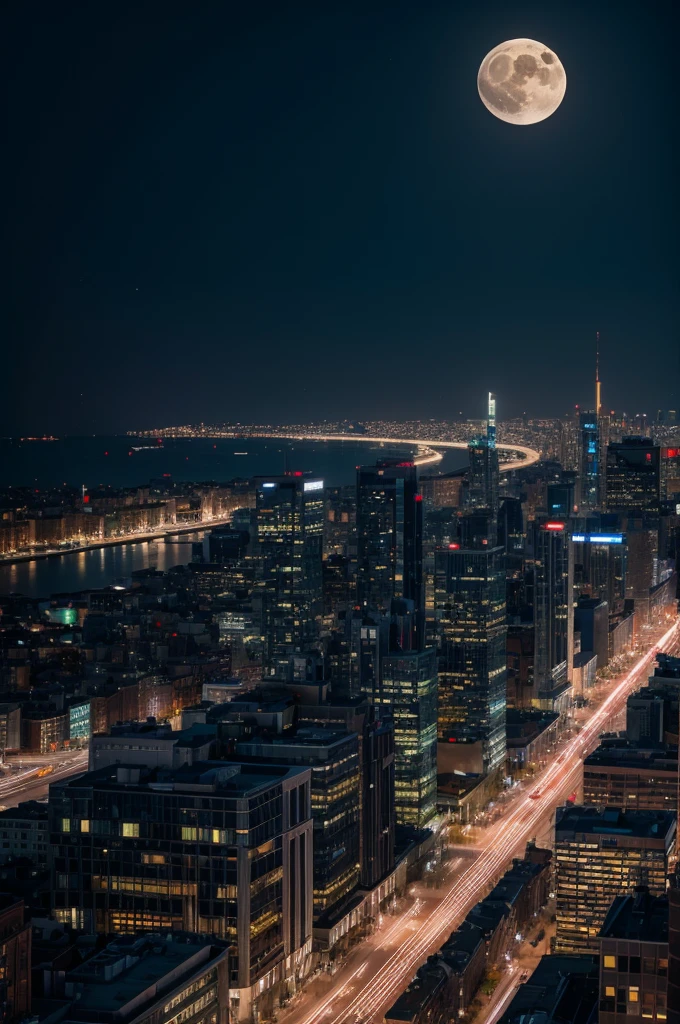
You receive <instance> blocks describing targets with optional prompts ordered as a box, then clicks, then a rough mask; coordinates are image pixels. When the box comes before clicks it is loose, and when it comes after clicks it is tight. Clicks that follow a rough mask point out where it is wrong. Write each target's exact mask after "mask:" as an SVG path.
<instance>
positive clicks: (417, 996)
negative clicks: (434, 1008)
mask: <svg viewBox="0 0 680 1024" xmlns="http://www.w3.org/2000/svg"><path fill="white" fill-rule="evenodd" d="M450 973H451V969H450V967H448V965H447V964H446V963H445V962H444V961H443V960H442V959H441V957H439V956H437V955H435V956H431V957H430V958H429V959H428V961H427V963H425V964H423V966H422V967H421V968H420V970H419V971H418V973H417V974H416V976H415V978H414V979H413V981H412V982H411V984H410V985H409V987H408V988H407V989H406V991H405V992H403V993H402V994H401V995H400V996H399V998H398V999H397V1001H396V1003H395V1004H394V1005H393V1006H392V1007H391V1008H390V1009H389V1010H388V1011H387V1013H386V1014H385V1020H398V1021H412V1020H415V1019H416V1018H418V1017H419V1016H420V1014H421V1012H422V1011H423V1010H424V1009H425V1008H426V1006H427V1004H428V1002H429V1000H430V999H431V998H432V996H433V995H434V994H435V993H436V992H437V991H438V990H439V989H440V988H442V986H443V985H445V984H446V982H447V980H448V978H449V975H450Z"/></svg>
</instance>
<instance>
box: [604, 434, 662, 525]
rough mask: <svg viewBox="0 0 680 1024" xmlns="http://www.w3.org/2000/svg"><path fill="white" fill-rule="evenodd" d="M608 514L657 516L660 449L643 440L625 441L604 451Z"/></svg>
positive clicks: (631, 438)
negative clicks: (647, 514)
mask: <svg viewBox="0 0 680 1024" xmlns="http://www.w3.org/2000/svg"><path fill="white" fill-rule="evenodd" d="M606 478H607V498H606V501H607V510H608V511H610V512H627V511H632V510H635V511H640V512H651V513H653V512H658V510H659V503H660V501H661V449H660V448H659V447H658V446H657V445H655V444H654V443H653V442H652V441H650V440H649V438H646V437H624V439H623V441H621V442H620V443H618V444H610V445H609V447H608V448H607V472H606Z"/></svg>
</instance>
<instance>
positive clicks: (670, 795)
mask: <svg viewBox="0 0 680 1024" xmlns="http://www.w3.org/2000/svg"><path fill="white" fill-rule="evenodd" d="M677 799H678V749H677V746H673V747H671V746H666V747H657V748H656V749H651V750H650V749H649V748H645V747H643V746H639V745H638V744H636V743H634V742H632V741H631V740H626V739H622V738H620V737H611V738H610V737H605V738H603V739H602V741H601V743H600V745H599V746H598V747H597V748H596V749H595V750H594V751H593V752H592V754H589V755H588V757H586V759H585V760H584V762H583V802H584V804H592V805H593V806H595V807H599V808H601V809H603V808H605V807H620V808H621V809H622V810H624V811H629V810H638V811H675V810H676V807H677Z"/></svg>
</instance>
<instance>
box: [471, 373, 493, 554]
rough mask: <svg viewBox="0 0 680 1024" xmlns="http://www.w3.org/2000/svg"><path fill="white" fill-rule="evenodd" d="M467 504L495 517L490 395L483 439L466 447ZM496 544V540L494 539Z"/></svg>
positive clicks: (478, 438) (480, 438) (476, 440)
mask: <svg viewBox="0 0 680 1024" xmlns="http://www.w3.org/2000/svg"><path fill="white" fill-rule="evenodd" d="M468 458H469V460H470V468H469V471H468V504H469V505H471V506H472V507H473V508H486V509H489V510H490V511H491V513H492V514H493V515H494V516H497V515H498V502H499V497H498V491H499V483H500V472H499V467H498V449H497V448H496V396H495V395H493V394H491V393H489V405H488V419H487V428H486V435H485V436H483V437H476V438H473V440H472V441H470V444H469V445H468ZM494 540H495V538H494Z"/></svg>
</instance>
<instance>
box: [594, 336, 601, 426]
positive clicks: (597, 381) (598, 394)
mask: <svg viewBox="0 0 680 1024" xmlns="http://www.w3.org/2000/svg"><path fill="white" fill-rule="evenodd" d="M601 408H602V385H601V384H600V332H599V331H595V412H596V413H597V415H598V416H599V415H600V410H601Z"/></svg>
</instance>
